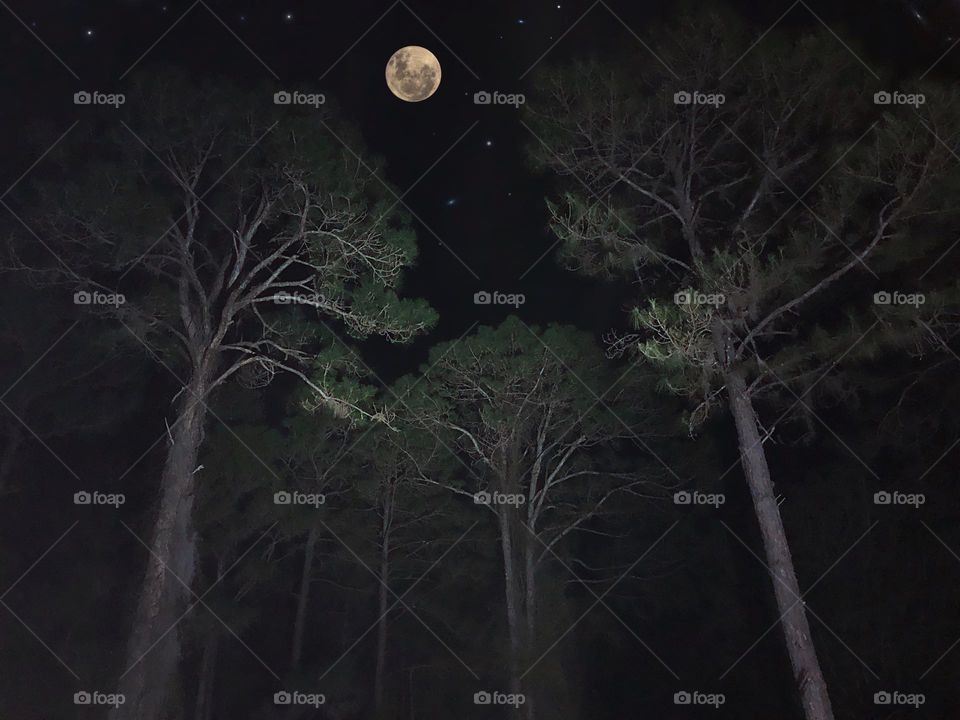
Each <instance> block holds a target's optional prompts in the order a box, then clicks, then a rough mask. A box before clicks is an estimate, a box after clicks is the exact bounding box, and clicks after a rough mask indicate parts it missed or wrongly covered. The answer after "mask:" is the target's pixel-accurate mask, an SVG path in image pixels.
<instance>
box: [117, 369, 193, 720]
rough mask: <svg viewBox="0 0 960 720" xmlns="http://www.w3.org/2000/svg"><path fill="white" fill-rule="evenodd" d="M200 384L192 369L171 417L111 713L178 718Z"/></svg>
mask: <svg viewBox="0 0 960 720" xmlns="http://www.w3.org/2000/svg"><path fill="white" fill-rule="evenodd" d="M206 389H207V388H206V382H205V377H204V376H203V374H202V373H198V374H197V375H196V376H194V378H192V379H191V382H190V383H189V385H188V386H187V387H186V388H185V389H184V391H183V392H182V395H181V398H180V400H179V402H178V403H177V420H176V422H175V423H174V425H173V427H172V428H171V429H170V436H171V442H170V447H169V449H168V450H167V457H166V461H165V463H164V467H163V473H162V474H161V477H160V506H159V508H158V510H157V515H156V518H155V520H154V524H153V528H152V531H151V535H150V541H149V547H150V554H149V555H148V557H147V567H146V572H145V574H144V577H143V584H142V586H141V589H140V594H139V597H138V601H137V608H136V611H135V614H134V617H133V624H132V627H131V630H130V636H129V641H128V645H127V653H126V659H125V662H124V667H123V671H122V672H123V674H122V675H121V676H120V679H119V683H118V684H119V688H118V691H119V692H121V693H123V694H124V695H125V696H126V702H125V703H124V704H123V705H121V706H120V707H119V708H116V709H115V710H113V711H112V712H111V714H110V717H111V720H166V718H181V717H183V712H182V702H183V700H182V694H181V693H182V687H181V686H180V683H179V677H178V663H179V661H180V656H181V649H182V639H181V635H180V630H181V628H180V626H179V625H178V624H177V622H178V620H179V618H180V617H181V615H183V613H184V612H185V611H186V609H187V607H188V605H189V601H190V599H191V596H190V592H189V590H188V588H189V587H190V585H191V584H192V581H193V574H194V566H195V561H196V538H195V533H194V530H193V520H192V510H193V501H194V490H195V487H196V476H195V475H194V470H195V468H196V467H197V454H198V452H199V449H200V443H201V442H202V440H203V422H204V419H205V416H206V408H205V407H204V405H202V404H201V401H202V400H203V399H204V393H205V391H206ZM184 585H186V587H184ZM175 624H177V625H176V627H174V625H175ZM171 628H173V629H171Z"/></svg>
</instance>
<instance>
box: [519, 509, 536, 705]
mask: <svg viewBox="0 0 960 720" xmlns="http://www.w3.org/2000/svg"><path fill="white" fill-rule="evenodd" d="M518 512H519V511H518ZM530 532H531V533H532V532H534V529H533V527H530ZM523 539H524V542H523V559H524V582H525V585H526V602H525V603H524V608H523V610H524V615H525V616H526V617H525V621H526V622H525V625H526V635H525V638H524V648H523V649H524V662H526V663H529V662H530V661H531V659H532V655H533V649H534V643H535V642H536V610H537V577H536V570H537V568H536V558H535V557H534V555H535V550H536V548H534V546H533V542H532V541H531V540H530V538H529V537H528V536H527V535H524V536H523ZM527 695H528V697H527V698H525V702H524V704H523V708H524V716H525V717H526V719H527V720H534V718H535V717H536V712H535V710H534V707H535V706H534V702H533V693H527Z"/></svg>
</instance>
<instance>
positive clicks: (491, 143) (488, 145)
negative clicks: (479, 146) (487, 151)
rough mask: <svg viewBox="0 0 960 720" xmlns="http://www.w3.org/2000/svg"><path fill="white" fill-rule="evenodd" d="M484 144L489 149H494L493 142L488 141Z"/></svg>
mask: <svg viewBox="0 0 960 720" xmlns="http://www.w3.org/2000/svg"><path fill="white" fill-rule="evenodd" d="M483 144H484V145H486V146H487V147H493V140H487V141H486V142H485V143H483Z"/></svg>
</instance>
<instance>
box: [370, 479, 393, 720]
mask: <svg viewBox="0 0 960 720" xmlns="http://www.w3.org/2000/svg"><path fill="white" fill-rule="evenodd" d="M392 510H393V502H392V494H391V497H390V499H389V500H388V507H387V508H384V513H383V527H382V528H381V532H380V588H379V596H380V597H379V600H380V602H379V605H380V607H379V615H378V619H377V668H376V674H375V676H374V700H375V707H376V712H377V717H378V718H383V717H385V716H386V714H385V707H384V702H383V701H384V677H383V676H384V672H385V671H386V667H387V608H388V605H387V601H388V600H389V597H388V593H387V588H389V587H390V524H391V523H390V520H391V515H392Z"/></svg>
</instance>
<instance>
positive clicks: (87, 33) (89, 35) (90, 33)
mask: <svg viewBox="0 0 960 720" xmlns="http://www.w3.org/2000/svg"><path fill="white" fill-rule="evenodd" d="M83 34H84V35H86V36H87V37H88V38H92V37H93V35H94V32H93V28H87V29H86V30H84V31H83Z"/></svg>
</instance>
